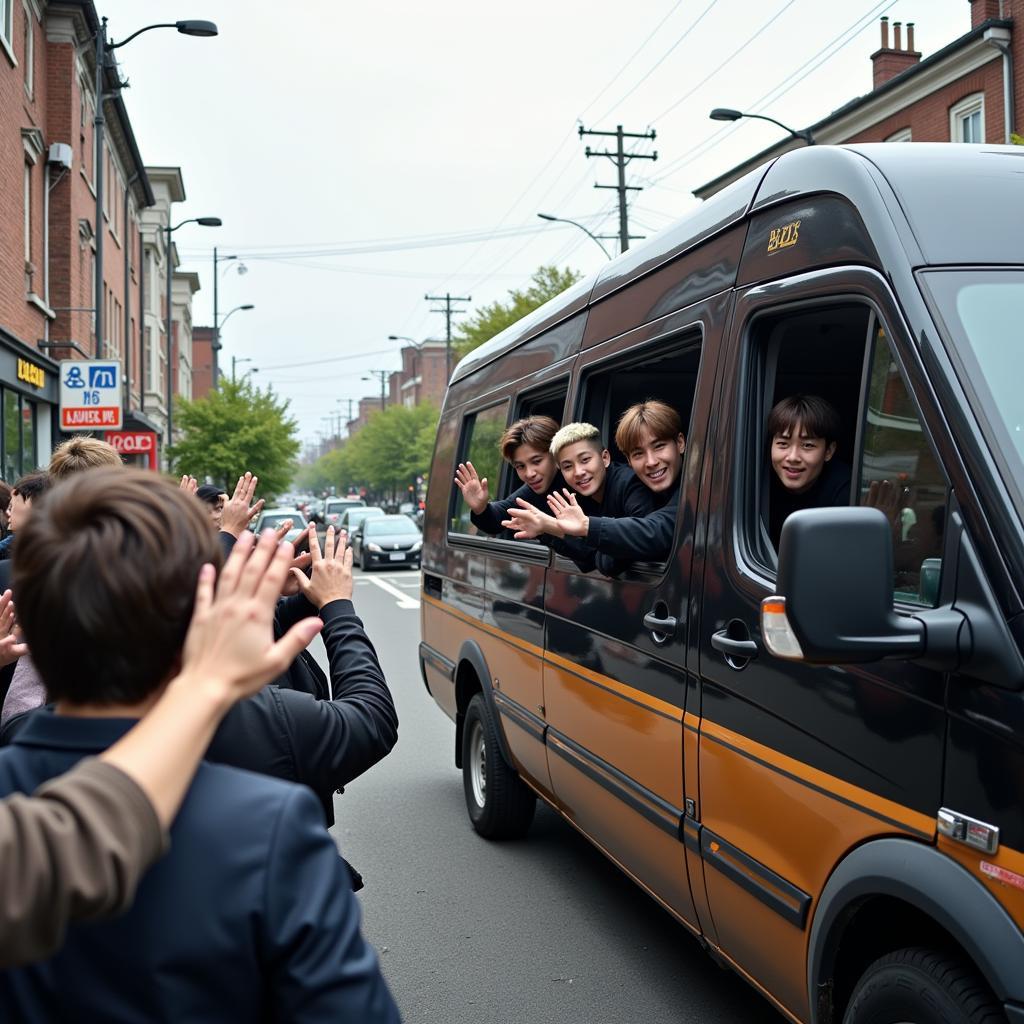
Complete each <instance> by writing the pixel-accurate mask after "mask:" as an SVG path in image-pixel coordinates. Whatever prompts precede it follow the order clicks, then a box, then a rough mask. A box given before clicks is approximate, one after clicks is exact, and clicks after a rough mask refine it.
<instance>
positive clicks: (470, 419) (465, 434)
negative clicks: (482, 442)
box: [446, 395, 518, 543]
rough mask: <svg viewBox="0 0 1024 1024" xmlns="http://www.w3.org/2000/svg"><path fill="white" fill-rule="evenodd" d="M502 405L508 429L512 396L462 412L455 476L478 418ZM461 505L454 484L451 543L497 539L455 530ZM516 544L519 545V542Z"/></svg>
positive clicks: (449, 524) (450, 503)
mask: <svg viewBox="0 0 1024 1024" xmlns="http://www.w3.org/2000/svg"><path fill="white" fill-rule="evenodd" d="M502 405H504V406H505V426H506V427H507V426H508V424H509V414H510V412H511V411H512V396H510V395H501V396H497V397H495V396H493V395H492V396H490V397H489V398H488V399H487V400H484V401H482V402H481V403H480V404H479V405H473V406H469V407H466V408H464V409H463V410H462V412H461V422H460V424H459V440H458V443H457V444H456V446H455V465H454V466H452V473H453V475H454V472H455V467H456V466H458V465H459V463H461V462H465V461H466V456H467V453H468V450H469V446H470V444H471V443H472V440H473V429H472V428H474V427H475V426H476V422H477V418H478V417H479V416H480V414H481V413H486V412H487V411H489V410H490V409H497V408H499V407H500V406H502ZM504 464H505V463H504V459H503V460H502V467H503V468H502V472H501V473H500V474H499V481H498V486H499V488H500V486H501V476H502V475H503V473H504ZM496 493H498V492H496ZM492 500H495V499H492ZM461 503H462V492H461V491H460V490H459V488H458V487H457V486H456V485H455V484H454V483H452V485H451V491H450V493H449V496H448V515H447V530H446V532H447V534H448V538H449V541H451V540H452V539H453V538H454V539H455V540H456V541H457V542H460V543H461V542H463V541H478V540H481V539H482V540H487V541H492V540H494V539H495V538H493V537H480V536H479V535H477V534H473V533H463V532H462V531H461V530H457V529H455V528H454V526H453V523H454V522H456V521H457V519H458V518H460V517H457V516H456V513H457V512H458V510H459V508H460V505H461ZM516 543H518V541H517V542H516Z"/></svg>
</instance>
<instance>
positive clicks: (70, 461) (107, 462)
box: [47, 437, 124, 483]
mask: <svg viewBox="0 0 1024 1024" xmlns="http://www.w3.org/2000/svg"><path fill="white" fill-rule="evenodd" d="M123 465H124V463H123V462H122V461H121V456H120V455H118V454H117V451H116V450H115V449H114V447H113V445H110V444H107V442H106V441H101V440H99V438H96V437H73V438H71V440H69V441H65V442H64V443H63V444H59V445H58V446H57V447H56V448H54V450H53V454H52V455H51V456H50V465H49V467H48V468H47V472H48V473H49V474H50V479H51V480H53V482H54V483H57V481H58V480H66V479H67V478H68V477H69V476H72V475H73V474H75V473H80V472H81V471H82V470H83V469H99V468H101V467H104V466H123Z"/></svg>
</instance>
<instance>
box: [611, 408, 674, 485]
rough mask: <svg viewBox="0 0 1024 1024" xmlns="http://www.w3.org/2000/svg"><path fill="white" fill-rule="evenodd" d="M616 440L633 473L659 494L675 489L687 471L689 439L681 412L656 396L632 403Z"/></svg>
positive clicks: (621, 418) (618, 429)
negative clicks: (686, 460) (682, 474)
mask: <svg viewBox="0 0 1024 1024" xmlns="http://www.w3.org/2000/svg"><path fill="white" fill-rule="evenodd" d="M615 443H616V444H617V445H618V448H619V451H620V452H622V454H623V455H625V456H626V458H627V459H629V464H630V466H632V467H633V472H634V473H636V475H637V476H638V477H639V478H640V480H641V481H642V482H643V483H644V484H645V485H646V486H647V487H649V488H650V489H651V490H652V491H654V492H655V493H656V494H657V493H661V492H664V491H669V490H671V489H672V488H673V487H674V486H675V483H676V481H677V480H678V479H679V474H680V473H681V472H682V470H683V452H684V451H686V439H685V438H684V437H683V424H682V421H681V420H680V419H679V413H677V412H676V411H675V409H673V408H672V406H671V405H666V403H665V402H659V401H656V400H654V399H648V400H647V401H646V402H638V403H637V404H636V405H631V406H630V407H629V408H628V409H627V410H626V411H625V412H624V413H623V414H622V416H621V417H620V419H619V425H618V426H617V427H616V428H615Z"/></svg>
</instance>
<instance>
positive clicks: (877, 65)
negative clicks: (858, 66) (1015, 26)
mask: <svg viewBox="0 0 1024 1024" xmlns="http://www.w3.org/2000/svg"><path fill="white" fill-rule="evenodd" d="M975 2H976V3H977V2H982V0H975ZM995 2H996V3H998V0H995ZM881 22H882V46H881V48H880V49H878V50H876V51H875V52H874V53H873V54H871V64H872V68H873V78H874V84H873V88H875V89H877V88H878V87H879V86H882V85H884V84H885V83H886V82H888V81H890V80H892V79H893V78H895V77H896V76H897V75H899V74H902V73H903V72H904V71H906V70H907V68H912V67H913V66H914V65H915V64H917V63H918V62H919V61H920V60H921V54H920V53H919V52H918V51H917V50H915V49H914V25H913V22H908V23H907V48H906V49H905V50H904V49H903V23H902V22H900V21H895V22H893V26H892V28H893V45H892V46H891V47H890V46H889V19H888V18H885V17H883V18H882V19H881Z"/></svg>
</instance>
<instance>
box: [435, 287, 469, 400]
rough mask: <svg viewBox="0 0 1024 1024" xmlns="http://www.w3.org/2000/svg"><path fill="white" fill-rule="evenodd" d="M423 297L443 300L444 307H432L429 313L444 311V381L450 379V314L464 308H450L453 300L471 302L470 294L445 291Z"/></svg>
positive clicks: (436, 300) (463, 311) (460, 311)
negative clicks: (454, 293)
mask: <svg viewBox="0 0 1024 1024" xmlns="http://www.w3.org/2000/svg"><path fill="white" fill-rule="evenodd" d="M423 298H424V299H426V300H427V302H443V303H444V309H432V310H431V311H430V312H431V313H444V320H445V348H444V366H445V381H446V382H447V381H450V380H451V379H452V314H453V313H465V312H466V311H465V310H464V309H452V303H453V302H472V301H473V296H472V295H452V293H451V292H445V293H444V295H424V296H423Z"/></svg>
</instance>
